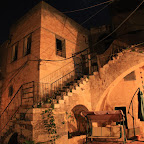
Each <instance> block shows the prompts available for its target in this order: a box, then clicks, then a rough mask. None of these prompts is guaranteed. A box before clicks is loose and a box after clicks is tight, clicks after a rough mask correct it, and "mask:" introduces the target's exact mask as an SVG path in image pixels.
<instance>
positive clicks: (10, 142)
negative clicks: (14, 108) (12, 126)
mask: <svg viewBox="0 0 144 144" xmlns="http://www.w3.org/2000/svg"><path fill="white" fill-rule="evenodd" d="M17 137H18V133H17V132H13V133H11V134H10V135H9V136H8V137H7V138H6V139H5V140H4V143H7V144H18V140H17Z"/></svg>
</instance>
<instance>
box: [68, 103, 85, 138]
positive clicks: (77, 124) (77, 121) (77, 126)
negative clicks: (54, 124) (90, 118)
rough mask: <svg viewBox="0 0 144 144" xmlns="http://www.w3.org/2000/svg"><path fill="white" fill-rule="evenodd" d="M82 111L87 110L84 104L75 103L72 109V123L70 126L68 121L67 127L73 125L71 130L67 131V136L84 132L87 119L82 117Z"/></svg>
mask: <svg viewBox="0 0 144 144" xmlns="http://www.w3.org/2000/svg"><path fill="white" fill-rule="evenodd" d="M82 111H88V109H87V108H86V107H85V106H84V105H76V106H75V107H74V108H73V109H72V110H71V112H72V115H73V119H74V120H73V121H74V125H73V126H72V123H70V122H69V123H68V128H69V129H70V127H71V128H72V127H74V128H73V130H72V131H69V137H73V136H78V135H83V134H86V124H87V121H86V119H85V118H84V117H82V116H81V114H80V113H81V112H82Z"/></svg>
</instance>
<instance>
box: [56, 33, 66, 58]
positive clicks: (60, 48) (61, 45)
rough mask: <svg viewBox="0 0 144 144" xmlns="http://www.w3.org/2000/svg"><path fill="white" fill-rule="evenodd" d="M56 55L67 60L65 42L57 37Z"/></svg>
mask: <svg viewBox="0 0 144 144" xmlns="http://www.w3.org/2000/svg"><path fill="white" fill-rule="evenodd" d="M56 55H58V56H61V57H64V58H66V51H65V40H64V39H63V38H61V37H59V36H56Z"/></svg>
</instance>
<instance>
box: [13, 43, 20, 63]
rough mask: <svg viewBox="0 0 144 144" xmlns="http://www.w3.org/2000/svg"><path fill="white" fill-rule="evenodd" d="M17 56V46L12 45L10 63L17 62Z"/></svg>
mask: <svg viewBox="0 0 144 144" xmlns="http://www.w3.org/2000/svg"><path fill="white" fill-rule="evenodd" d="M17 55H18V44H16V45H13V47H12V59H11V61H12V62H13V61H16V60H17Z"/></svg>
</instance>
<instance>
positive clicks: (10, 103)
mask: <svg viewBox="0 0 144 144" xmlns="http://www.w3.org/2000/svg"><path fill="white" fill-rule="evenodd" d="M21 88H22V85H21V86H20V88H19V89H18V90H17V92H16V93H15V95H14V96H13V98H12V99H11V100H10V102H9V104H8V105H7V107H6V108H5V109H4V111H3V112H2V113H1V115H0V118H1V116H2V115H3V114H4V112H5V111H6V110H7V108H8V107H9V105H10V104H11V102H12V101H13V100H14V98H15V97H16V95H17V94H18V92H19V91H20V89H21Z"/></svg>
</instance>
